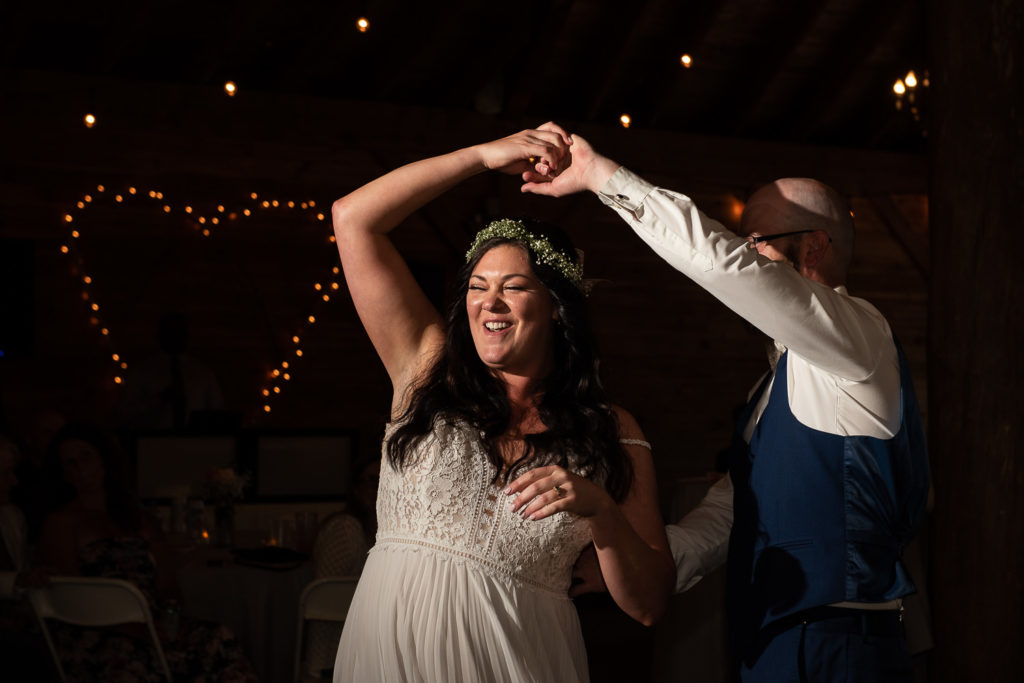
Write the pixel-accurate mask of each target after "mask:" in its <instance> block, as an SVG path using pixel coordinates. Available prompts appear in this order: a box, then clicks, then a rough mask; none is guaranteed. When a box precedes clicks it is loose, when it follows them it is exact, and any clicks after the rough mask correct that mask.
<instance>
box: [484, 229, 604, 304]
mask: <svg viewBox="0 0 1024 683" xmlns="http://www.w3.org/2000/svg"><path fill="white" fill-rule="evenodd" d="M495 237H504V238H506V239H510V240H516V241H519V242H524V243H526V245H527V246H529V247H530V249H531V250H532V251H533V253H534V254H535V255H536V257H537V260H538V261H539V262H541V263H543V264H544V265H547V266H550V267H552V268H554V269H555V270H557V271H558V272H559V273H561V274H562V275H563V276H564V277H565V279H566V280H568V281H569V282H571V283H573V284H574V285H576V287H578V288H579V289H581V290H582V289H584V288H583V267H582V266H580V265H579V264H577V263H576V262H575V261H573V260H572V259H571V258H569V257H568V256H566V255H565V253H563V252H561V251H558V250H557V249H555V248H554V247H553V246H552V245H551V242H549V241H548V239H547V238H546V237H538V236H537V235H534V234H533V233H532V232H530V231H529V230H527V229H526V226H525V225H523V224H522V222H520V221H517V220H513V219H511V218H502V219H501V220H497V221H493V222H492V223H489V224H488V225H487V227H485V228H484V229H483V230H481V231H480V232H478V233H477V234H476V238H475V239H474V240H473V244H471V245H470V247H469V251H467V252H466V261H467V262H468V261H469V260H470V259H472V258H473V255H474V254H476V250H477V249H479V248H480V245H481V244H483V243H484V242H486V241H487V240H489V239H493V238H495Z"/></svg>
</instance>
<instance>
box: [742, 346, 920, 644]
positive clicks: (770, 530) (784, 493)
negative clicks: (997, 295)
mask: <svg viewBox="0 0 1024 683" xmlns="http://www.w3.org/2000/svg"><path fill="white" fill-rule="evenodd" d="M898 355H899V365H900V393H901V411H902V414H901V421H900V429H899V432H898V433H897V434H896V435H895V436H894V437H893V438H891V439H877V438H873V437H868V436H839V435H835V434H828V433H826V432H821V431H818V430H815V429H811V428H810V427H807V426H805V425H803V424H801V423H800V422H799V421H797V419H796V418H795V417H794V416H793V413H792V412H791V411H790V408H789V400H788V388H787V384H788V378H787V374H786V366H787V356H788V352H787V353H785V354H783V356H782V358H780V359H779V362H778V365H777V367H776V369H775V383H774V384H773V385H772V390H771V395H770V396H769V399H768V404H767V406H766V407H765V410H764V413H763V414H762V415H761V419H760V420H759V422H758V424H757V426H756V427H755V429H754V432H753V434H752V435H751V438H750V443H749V445H748V444H747V443H745V442H744V441H743V438H742V434H743V429H744V427H745V426H746V424H747V422H748V421H749V419H750V416H751V415H752V414H753V411H754V407H755V406H756V405H757V402H758V400H759V399H760V397H761V395H762V394H763V393H764V391H765V386H766V385H767V382H768V380H767V379H766V380H765V382H764V383H763V384H762V386H761V387H760V389H758V391H757V392H755V395H754V397H753V398H752V399H751V401H750V403H749V404H748V405H747V407H746V409H745V410H744V411H742V413H741V414H740V415H739V417H738V419H737V423H736V424H737V426H736V437H735V438H734V442H733V448H732V449H731V454H730V455H731V457H730V476H731V477H732V482H733V487H734V500H733V510H734V521H733V527H732V534H731V536H730V539H729V563H728V569H727V572H728V591H727V596H728V597H727V602H728V608H729V610H728V611H729V619H730V631H731V633H732V636H733V641H734V645H735V646H736V647H738V648H739V652H740V653H742V652H743V651H744V650H747V649H749V645H750V644H751V642H752V639H753V638H754V637H756V636H757V634H758V632H759V631H760V630H761V629H762V628H764V627H765V626H767V625H769V624H771V623H772V622H774V621H776V620H778V619H780V618H782V617H785V616H787V615H790V614H793V613H795V612H799V611H801V610H805V609H808V608H811V607H817V606H820V605H827V604H830V603H833V602H840V601H843V600H852V601H858V602H877V601H885V600H891V599H893V598H897V597H900V596H903V595H907V594H908V593H912V592H913V591H914V586H913V584H911V582H910V579H909V578H908V577H907V574H906V572H905V570H904V568H903V565H902V563H901V562H900V554H901V553H902V551H903V548H904V546H906V544H907V543H908V542H909V541H910V540H911V538H912V537H913V535H914V533H915V531H916V529H917V526H918V523H919V522H920V521H921V518H922V516H923V515H924V510H925V504H926V502H927V497H928V480H929V468H928V456H927V450H926V447H925V439H924V430H923V429H922V426H921V415H920V411H919V409H918V405H917V399H916V397H915V395H914V388H913V385H912V383H911V379H910V373H909V372H908V370H907V362H906V359H905V358H904V356H903V351H902V350H898Z"/></svg>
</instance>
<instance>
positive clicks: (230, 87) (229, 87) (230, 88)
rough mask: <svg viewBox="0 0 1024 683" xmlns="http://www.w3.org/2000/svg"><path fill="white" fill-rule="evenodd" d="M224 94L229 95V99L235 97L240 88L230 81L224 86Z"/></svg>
mask: <svg viewBox="0 0 1024 683" xmlns="http://www.w3.org/2000/svg"><path fill="white" fill-rule="evenodd" d="M224 92H226V93H227V95H228V97H234V96H235V93H237V92H238V86H237V85H235V82H234V81H228V82H226V83H225V84H224Z"/></svg>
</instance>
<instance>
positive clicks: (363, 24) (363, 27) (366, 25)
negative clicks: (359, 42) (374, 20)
mask: <svg viewBox="0 0 1024 683" xmlns="http://www.w3.org/2000/svg"><path fill="white" fill-rule="evenodd" d="M356 28H357V29H358V30H359V32H360V33H366V32H367V31H369V30H370V22H369V21H367V20H366V17H359V21H357V22H356ZM385 33H387V31H385Z"/></svg>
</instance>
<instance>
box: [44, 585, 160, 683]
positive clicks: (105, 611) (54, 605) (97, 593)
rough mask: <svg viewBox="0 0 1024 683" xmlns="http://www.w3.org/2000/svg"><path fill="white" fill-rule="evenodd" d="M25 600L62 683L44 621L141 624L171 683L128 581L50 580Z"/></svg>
mask: <svg viewBox="0 0 1024 683" xmlns="http://www.w3.org/2000/svg"><path fill="white" fill-rule="evenodd" d="M28 597H29V602H31V603H32V609H33V611H34V612H35V614H36V618H37V619H38V621H39V628H40V630H42V632H43V637H44V638H46V644H47V645H48V646H49V648H50V654H51V655H53V662H54V664H56V665H57V671H58V673H59V674H60V679H61V680H62V681H65V680H67V677H66V676H65V674H64V667H63V666H61V663H60V656H59V654H58V652H57V648H56V646H55V645H54V643H53V638H51V637H50V629H49V628H48V627H47V624H46V620H47V619H56V620H57V621H63V622H67V623H69V624H75V625H77V626H114V625H116V624H145V625H146V627H147V629H148V631H149V635H150V638H151V639H152V641H153V643H152V644H153V647H154V648H155V649H156V654H157V657H158V658H159V659H160V667H161V669H162V670H163V673H164V675H165V676H166V677H167V680H168V682H169V683H170V682H171V681H172V678H171V670H170V668H168V666H167V659H166V658H165V657H164V650H163V648H162V647H161V646H160V638H159V637H157V634H156V626H155V625H154V623H153V615H152V614H151V613H150V611H149V603H148V602H146V597H145V596H144V595H143V594H142V592H141V591H140V590H139V589H138V588H136V587H135V586H134V585H132V584H131V583H129V582H128V581H122V580H121V579H100V578H85V577H70V576H67V577H54V578H52V579H50V585H49V586H47V587H45V588H34V589H32V590H30V591H29V593H28Z"/></svg>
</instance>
